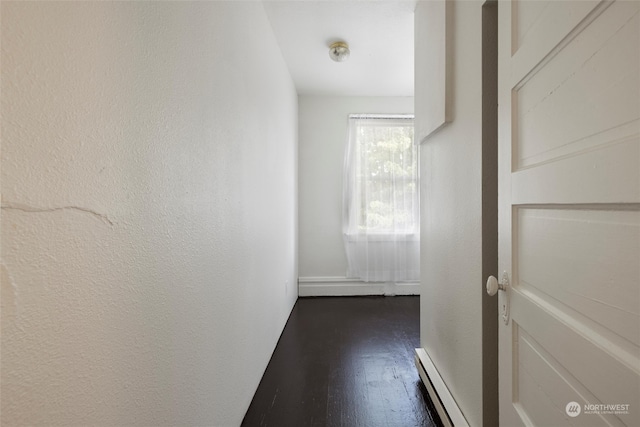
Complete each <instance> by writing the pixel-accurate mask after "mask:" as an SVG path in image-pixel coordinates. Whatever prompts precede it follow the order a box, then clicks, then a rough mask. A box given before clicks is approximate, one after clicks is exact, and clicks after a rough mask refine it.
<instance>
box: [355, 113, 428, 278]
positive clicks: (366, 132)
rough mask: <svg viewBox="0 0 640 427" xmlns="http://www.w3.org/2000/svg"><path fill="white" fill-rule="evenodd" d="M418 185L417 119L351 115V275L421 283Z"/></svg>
mask: <svg viewBox="0 0 640 427" xmlns="http://www.w3.org/2000/svg"><path fill="white" fill-rule="evenodd" d="M418 183H419V179H418V149H417V147H416V145H415V144H414V143H413V116H409V115H362V114H358V115H351V116H349V139H348V142H347V149H346V156H345V169H344V201H343V204H344V222H343V234H344V241H345V249H346V253H347V261H348V264H349V266H348V272H347V276H348V277H358V278H361V279H362V280H364V281H376V282H380V281H384V282H388V281H414V280H418V279H419V276H420V241H419V234H420V233H419V224H420V210H419V202H418V201H419V197H418V196H419V187H418Z"/></svg>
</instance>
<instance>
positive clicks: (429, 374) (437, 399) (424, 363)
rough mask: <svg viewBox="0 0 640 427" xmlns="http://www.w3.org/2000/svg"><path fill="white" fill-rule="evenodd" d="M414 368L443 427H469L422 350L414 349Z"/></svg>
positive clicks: (429, 359)
mask: <svg viewBox="0 0 640 427" xmlns="http://www.w3.org/2000/svg"><path fill="white" fill-rule="evenodd" d="M415 362H416V368H417V369H418V373H419V374H420V378H421V379H422V382H423V383H424V386H425V388H426V389H427V392H428V393H429V397H431V400H432V401H433V405H434V406H435V407H436V411H438V415H439V416H440V420H441V421H442V424H443V425H444V426H445V427H469V423H467V420H466V419H465V418H464V415H462V411H460V407H458V404H457V403H456V401H455V400H454V398H453V396H452V395H451V392H450V391H449V389H448V388H447V386H446V384H445V383H444V381H443V380H442V377H441V376H440V374H439V373H438V370H437V369H436V367H435V365H434V364H433V362H432V361H431V358H430V357H429V355H428V354H427V352H426V350H425V349H424V348H416V354H415Z"/></svg>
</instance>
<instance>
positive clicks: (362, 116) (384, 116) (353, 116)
mask: <svg viewBox="0 0 640 427" xmlns="http://www.w3.org/2000/svg"><path fill="white" fill-rule="evenodd" d="M349 118H350V119H413V118H414V117H413V114H349Z"/></svg>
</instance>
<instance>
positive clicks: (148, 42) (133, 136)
mask: <svg viewBox="0 0 640 427" xmlns="http://www.w3.org/2000/svg"><path fill="white" fill-rule="evenodd" d="M1 13H2V87H1V89H2V104H1V105H2V137H3V140H2V206H3V208H2V354H1V356H2V359H1V363H2V376H1V383H2V385H1V387H2V388H1V392H2V394H1V399H2V402H1V403H2V405H1V416H2V425H3V426H5V425H6V426H11V425H32V424H33V425H37V424H41V425H104V426H116V425H118V426H121V425H154V426H155V425H158V426H159V425H180V426H195V425H200V426H204V425H207V426H234V425H238V424H239V423H240V422H241V420H242V417H243V416H244V412H245V410H246V408H247V407H248V405H249V402H250V400H251V398H252V396H253V393H254V391H255V389H256V387H257V384H258V382H259V380H260V378H261V375H262V373H263V371H264V369H265V367H266V364H267V362H268V360H269V358H270V356H271V353H272V351H273V349H274V347H275V344H276V341H277V339H278V337H279V335H280V332H281V331H282V328H283V326H284V324H285V321H286V319H287V317H288V315H289V313H290V310H291V308H292V306H293V304H294V302H295V299H296V297H297V290H296V286H295V284H296V278H297V264H296V257H297V255H296V253H297V248H296V245H297V236H296V233H297V231H296V227H297V226H296V205H297V202H296V197H297V177H296V173H297V172H296V163H297V148H296V145H297V142H296V141H297V128H296V126H297V96H296V93H295V89H294V87H293V84H292V81H291V79H290V76H289V74H288V71H287V69H286V67H285V65H284V62H283V60H282V58H281V56H280V51H279V49H278V46H277V45H276V43H275V40H274V38H273V36H272V32H271V29H270V26H269V23H268V21H267V19H266V17H265V13H264V10H263V7H262V5H261V3H260V2H233V4H232V3H231V2H218V1H216V2H200V3H190V2H189V3H187V2H171V3H167V2H128V3H127V2H125V3H106V2H100V3H93V2H68V3H49V2H42V3H33V2H21V3H10V2H2V11H1Z"/></svg>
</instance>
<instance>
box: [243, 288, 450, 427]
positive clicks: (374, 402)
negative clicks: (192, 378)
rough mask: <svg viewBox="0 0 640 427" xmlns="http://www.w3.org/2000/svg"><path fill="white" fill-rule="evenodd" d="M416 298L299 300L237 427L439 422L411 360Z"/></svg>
mask: <svg viewBox="0 0 640 427" xmlns="http://www.w3.org/2000/svg"><path fill="white" fill-rule="evenodd" d="M419 305H420V297H326V298H300V299H299V300H298V302H297V303H296V305H295V307H294V309H293V311H292V313H291V316H290V318H289V321H288V322H287V325H286V327H285V329H284V331H283V333H282V336H281V337H280V341H279V342H278V345H277V347H276V350H275V352H274V354H273V356H272V358H271V361H270V362H269V365H268V367H267V370H266V371H265V374H264V376H263V378H262V381H261V382H260V385H259V387H258V390H257V391H256V394H255V396H254V398H253V401H252V402H251V405H250V406H249V409H248V411H247V413H246V415H245V418H244V421H243V423H242V425H243V426H274V427H287V426H291V427H306V426H323V427H324V426H345V427H357V426H363V427H364V426H366V427H378V426H380V427H385V426H390V427H391V426H393V427H396V426H397V427H405V426H406V427H410V426H441V425H442V424H441V423H440V420H439V418H438V415H437V414H436V412H435V409H434V408H433V404H432V403H431V401H430V400H429V397H428V395H427V392H426V390H425V388H424V385H423V384H422V382H421V381H420V378H419V376H418V372H417V370H416V368H415V365H414V363H413V354H414V353H413V350H414V348H416V347H418V346H419V344H420V337H419V316H420V313H419V309H420V308H419Z"/></svg>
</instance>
